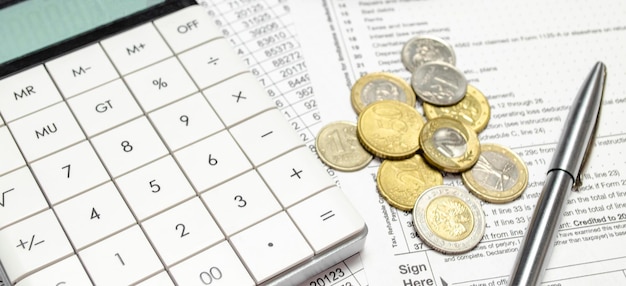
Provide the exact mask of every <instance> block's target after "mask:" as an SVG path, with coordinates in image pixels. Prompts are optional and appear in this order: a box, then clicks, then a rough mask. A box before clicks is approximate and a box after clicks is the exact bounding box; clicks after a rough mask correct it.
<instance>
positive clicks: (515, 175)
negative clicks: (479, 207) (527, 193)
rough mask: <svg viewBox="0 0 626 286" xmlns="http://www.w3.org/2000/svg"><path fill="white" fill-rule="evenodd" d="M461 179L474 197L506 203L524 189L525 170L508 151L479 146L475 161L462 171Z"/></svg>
mask: <svg viewBox="0 0 626 286" xmlns="http://www.w3.org/2000/svg"><path fill="white" fill-rule="evenodd" d="M461 178H462V179H463V184H465V186H466V187H467V188H468V189H469V190H470V192H472V193H473V194H474V195H475V196H476V197H478V198H480V199H482V200H484V201H487V202H490V203H507V202H510V201H513V200H515V199H516V198H518V197H519V196H520V195H521V194H522V193H523V192H524V190H525V189H526V186H527V184H528V168H527V167H526V164H525V163H524V161H522V159H521V158H520V157H519V156H517V154H515V153H513V151H511V150H510V149H508V148H506V147H504V146H501V145H497V144H481V146H480V156H479V158H478V162H476V164H475V165H474V166H473V167H472V168H471V169H469V170H467V171H465V172H463V174H462V175H461Z"/></svg>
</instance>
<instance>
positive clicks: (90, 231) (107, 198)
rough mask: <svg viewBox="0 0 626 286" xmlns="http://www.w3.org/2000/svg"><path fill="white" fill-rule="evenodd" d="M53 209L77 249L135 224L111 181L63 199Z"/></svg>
mask: <svg viewBox="0 0 626 286" xmlns="http://www.w3.org/2000/svg"><path fill="white" fill-rule="evenodd" d="M54 209H55V210H56V213H57V215H58V216H59V220H60V221H61V224H62V225H63V227H64V228H65V231H66V232H67V233H68V236H69V238H70V240H71V241H72V243H73V245H74V247H75V248H76V249H82V248H84V247H85V246H88V245H89V244H91V243H93V242H96V241H98V240H100V239H102V238H104V237H106V236H109V235H111V234H113V233H114V232H117V231H119V230H121V229H123V228H126V227H128V226H130V225H132V224H133V223H135V219H134V218H133V216H132V214H131V213H130V211H129V210H128V208H127V207H126V204H125V203H124V200H122V197H121V196H120V194H119V193H118V191H117V189H116V188H115V186H114V185H113V183H111V182H108V183H106V184H104V185H102V186H99V187H97V188H95V189H93V190H90V191H88V192H86V193H84V194H81V195H80V196H77V197H75V198H72V199H70V200H68V201H66V202H63V203H61V204H59V205H58V206H56V207H55V208H54Z"/></svg>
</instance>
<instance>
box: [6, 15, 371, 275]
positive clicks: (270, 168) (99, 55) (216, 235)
mask: <svg viewBox="0 0 626 286" xmlns="http://www.w3.org/2000/svg"><path fill="white" fill-rule="evenodd" d="M57 88H58V89H57ZM0 95H1V96H0V98H1V99H0V114H1V115H2V116H1V117H2V119H3V121H2V122H1V124H0V147H2V150H3V152H2V153H1V154H0V261H2V265H3V266H4V268H5V270H6V272H7V274H8V275H9V278H10V279H11V282H12V283H18V285H38V284H41V283H49V282H55V283H59V284H70V283H77V284H80V285H84V284H89V283H93V284H97V285H100V284H103V285H104V284H112V285H122V284H137V285H154V284H159V285H208V284H211V285H255V284H260V283H263V282H267V281H268V280H269V279H272V278H273V277H275V276H276V275H279V274H281V273H282V272H285V271H287V270H288V269H289V268H291V267H294V266H296V265H298V264H300V263H301V262H304V261H308V260H309V259H311V258H312V257H314V255H316V254H319V253H321V252H323V251H325V250H327V249H332V248H333V247H334V246H339V245H341V243H342V241H345V240H348V239H350V238H351V237H353V236H354V235H355V234H358V233H359V232H364V231H365V225H364V222H363V220H362V218H361V217H360V216H358V214H357V213H356V211H355V210H354V209H353V208H352V206H351V205H350V203H349V202H348V200H347V199H346V198H345V197H344V196H343V195H342V193H341V191H340V190H339V189H338V188H336V187H333V185H334V184H333V182H332V181H331V180H330V178H329V176H328V175H327V174H326V172H325V171H324V169H323V168H322V165H321V163H320V162H319V161H318V160H317V159H316V158H315V157H313V156H312V155H311V154H310V151H308V149H306V147H305V146H304V144H303V142H302V141H301V140H300V139H299V138H298V137H297V136H296V134H295V132H293V130H292V128H291V126H289V124H287V122H286V121H285V119H284V118H283V115H282V114H281V113H280V112H279V111H278V109H277V108H276V107H275V106H274V104H273V103H272V101H271V100H270V99H269V97H268V96H267V94H266V92H265V90H264V89H263V88H262V87H261V85H260V84H259V82H258V81H257V79H256V78H255V77H254V76H253V75H252V74H251V73H250V72H249V71H248V68H247V67H246V66H245V65H244V63H243V61H242V60H241V59H240V58H239V56H238V55H237V54H236V53H235V52H234V50H233V48H232V46H231V45H230V43H229V42H228V41H226V40H225V39H224V38H223V37H222V36H221V34H220V31H219V30H218V29H217V28H216V26H215V25H214V24H213V23H211V19H210V18H209V17H208V16H207V15H206V12H205V11H204V10H203V9H202V8H201V7H199V6H194V7H189V8H185V9H183V10H180V11H178V12H175V13H173V14H171V15H168V16H165V17H163V18H160V19H157V20H155V21H154V22H151V23H147V24H143V25H140V26H138V27H136V28H133V29H130V30H128V31H126V32H123V33H121V34H118V35H115V36H113V37H110V38H107V39H104V40H102V41H100V42H98V43H93V44H89V45H87V46H86V47H84V48H81V49H79V50H76V51H73V52H71V53H69V54H66V55H63V56H60V57H58V58H54V59H52V60H51V61H48V62H46V63H44V64H43V65H40V66H37V67H33V68H30V69H28V70H25V71H24V72H22V73H18V74H15V75H12V76H10V77H8V78H5V79H1V80H0ZM327 217H329V218H327ZM340 229H341V230H340ZM269 258H271V259H269ZM311 274H314V273H311Z"/></svg>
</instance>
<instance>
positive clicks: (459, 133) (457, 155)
mask: <svg viewBox="0 0 626 286" xmlns="http://www.w3.org/2000/svg"><path fill="white" fill-rule="evenodd" d="M420 146H421V147H422V150H423V151H424V158H425V159H426V160H427V161H428V162H429V163H431V164H433V165H434V166H435V167H437V168H439V169H441V170H443V171H446V172H450V173H459V172H462V171H465V170H467V169H469V168H471V167H472V166H473V165H474V164H475V163H476V161H478V155H480V154H479V153H480V145H479V143H478V137H477V136H476V132H474V130H472V129H471V128H470V127H469V126H467V125H466V124H464V123H462V122H460V121H458V120H454V119H451V118H447V117H439V118H435V119H432V120H429V121H427V122H426V124H424V127H422V132H421V133H420Z"/></svg>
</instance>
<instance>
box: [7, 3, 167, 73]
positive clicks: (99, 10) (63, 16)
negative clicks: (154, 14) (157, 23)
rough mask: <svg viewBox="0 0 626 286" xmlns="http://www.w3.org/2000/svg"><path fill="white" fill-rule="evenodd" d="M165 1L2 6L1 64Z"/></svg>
mask: <svg viewBox="0 0 626 286" xmlns="http://www.w3.org/2000/svg"><path fill="white" fill-rule="evenodd" d="M162 2H165V0H27V1H22V2H18V3H17V4H14V5H10V6H7V7H4V8H2V9H0V64H2V63H4V62H7V61H9V60H11V59H14V58H17V57H20V56H22V55H25V54H28V53H30V52H33V51H36V50H38V49H40V48H43V47H46V46H48V45H51V44H54V43H56V42H59V41H61V40H64V39H68V38H70V37H72V36H75V35H78V34H80V33H82V32H85V31H89V30H91V29H93V28H95V27H98V26H101V25H103V24H106V23H109V22H111V21H114V20H116V19H119V18H122V17H124V16H127V15H130V14H133V13H135V12H138V11H141V10H144V9H146V8H149V7H152V6H155V5H157V4H160V3H162Z"/></svg>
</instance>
